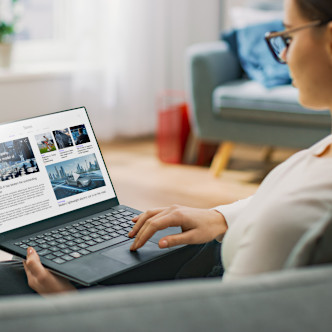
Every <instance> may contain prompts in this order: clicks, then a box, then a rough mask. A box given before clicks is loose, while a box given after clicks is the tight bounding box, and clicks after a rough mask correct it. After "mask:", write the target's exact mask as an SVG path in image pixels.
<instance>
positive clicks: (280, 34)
mask: <svg viewBox="0 0 332 332" xmlns="http://www.w3.org/2000/svg"><path fill="white" fill-rule="evenodd" d="M330 21H331V20H330V19H329V20H326V21H325V20H324V21H321V20H316V21H312V22H310V23H309V24H306V25H302V26H300V27H297V28H294V29H289V30H284V31H270V32H267V33H266V34H265V37H264V39H265V41H266V43H267V46H268V47H269V50H270V51H271V53H272V55H273V57H274V59H275V60H276V61H278V62H279V63H281V64H283V65H285V64H286V63H287V62H286V61H284V60H282V59H281V58H280V57H279V56H278V55H277V54H276V52H275V50H274V48H273V46H272V43H271V39H272V38H275V37H281V38H282V40H283V42H284V44H285V48H288V46H289V44H287V42H286V36H288V35H289V34H291V33H294V32H297V31H300V30H303V29H307V28H313V27H318V26H322V25H325V24H327V23H328V22H330Z"/></svg>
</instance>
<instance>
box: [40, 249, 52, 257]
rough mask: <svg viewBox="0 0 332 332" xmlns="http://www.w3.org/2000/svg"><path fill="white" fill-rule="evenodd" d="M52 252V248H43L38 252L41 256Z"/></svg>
mask: <svg viewBox="0 0 332 332" xmlns="http://www.w3.org/2000/svg"><path fill="white" fill-rule="evenodd" d="M50 253H51V251H50V250H48V249H43V250H41V251H39V252H38V255H39V256H46V255H48V254H50Z"/></svg>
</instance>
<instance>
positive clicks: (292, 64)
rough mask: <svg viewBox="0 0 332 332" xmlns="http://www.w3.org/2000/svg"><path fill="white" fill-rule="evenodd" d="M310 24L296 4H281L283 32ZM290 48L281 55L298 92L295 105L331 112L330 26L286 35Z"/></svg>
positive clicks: (293, 2)
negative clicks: (289, 38)
mask: <svg viewBox="0 0 332 332" xmlns="http://www.w3.org/2000/svg"><path fill="white" fill-rule="evenodd" d="M309 22H310V20H309V19H307V18H305V17H303V15H302V13H301V12H300V10H299V8H298V6H297V3H296V0H285V14H284V23H285V27H286V30H287V29H292V28H295V27H300V26H301V25H305V24H307V23H309ZM290 37H291V44H290V46H289V47H288V49H287V51H286V52H284V55H283V56H284V59H285V60H286V61H287V64H288V66H289V69H290V73H291V76H292V79H293V85H294V86H296V87H297V88H298V89H299V101H300V103H301V104H302V105H303V106H305V107H308V108H313V109H317V110H319V109H328V108H330V109H332V23H329V24H328V25H325V26H323V27H318V28H308V29H303V30H300V31H297V32H294V33H293V34H291V35H290Z"/></svg>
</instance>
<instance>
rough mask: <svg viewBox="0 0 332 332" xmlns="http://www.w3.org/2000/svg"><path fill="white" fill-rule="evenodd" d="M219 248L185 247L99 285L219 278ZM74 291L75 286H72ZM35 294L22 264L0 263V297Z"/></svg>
mask: <svg viewBox="0 0 332 332" xmlns="http://www.w3.org/2000/svg"><path fill="white" fill-rule="evenodd" d="M222 273H223V269H222V266H221V262H220V244H219V243H218V242H216V241H212V242H209V243H207V244H205V245H194V246H187V247H184V248H182V249H180V250H178V251H175V252H173V253H172V254H170V255H168V256H166V257H162V258H161V259H159V260H156V261H153V262H151V263H148V264H145V265H144V266H142V267H138V268H136V269H134V270H132V271H129V272H126V273H123V274H121V275H119V276H117V277H113V278H109V279H107V280H105V281H103V282H101V283H100V285H104V286H111V285H119V284H130V283H139V282H153V281H162V280H174V279H187V278H204V277H221V276H222ZM75 286H77V288H85V287H80V286H79V285H75ZM20 294H35V292H34V291H33V290H32V289H31V288H30V287H29V285H28V282H27V278H26V275H25V271H24V268H23V264H22V262H20V261H6V262H0V296H5V295H20Z"/></svg>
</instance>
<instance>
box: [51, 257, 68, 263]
mask: <svg viewBox="0 0 332 332" xmlns="http://www.w3.org/2000/svg"><path fill="white" fill-rule="evenodd" d="M53 262H54V263H57V264H63V263H65V262H66V261H65V260H64V259H61V258H60V257H57V258H55V259H53Z"/></svg>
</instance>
